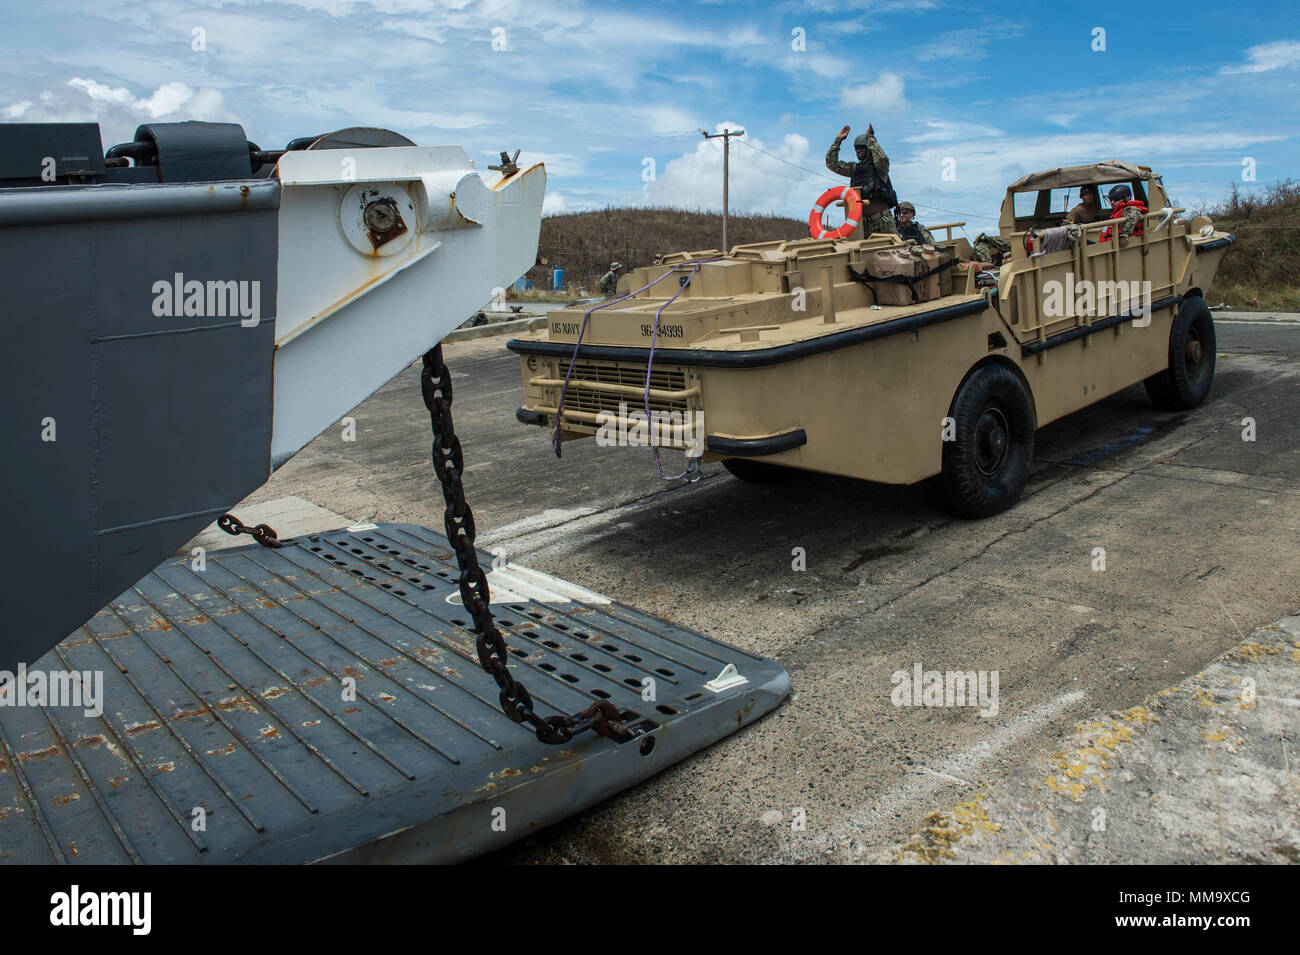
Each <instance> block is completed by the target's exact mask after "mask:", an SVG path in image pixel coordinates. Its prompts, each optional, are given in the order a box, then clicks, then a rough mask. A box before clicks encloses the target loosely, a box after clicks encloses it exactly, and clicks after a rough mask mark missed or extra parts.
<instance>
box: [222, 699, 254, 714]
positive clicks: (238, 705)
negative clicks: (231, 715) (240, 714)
mask: <svg viewBox="0 0 1300 955" xmlns="http://www.w3.org/2000/svg"><path fill="white" fill-rule="evenodd" d="M217 709H219V710H238V709H245V710H248V712H250V713H256V712H257V708H256V707H255V706H253V704H252V703H250V702H249V701H248V699H247V698H246V697H243V696H228V697H226V698H225V699H224V700H218V701H217Z"/></svg>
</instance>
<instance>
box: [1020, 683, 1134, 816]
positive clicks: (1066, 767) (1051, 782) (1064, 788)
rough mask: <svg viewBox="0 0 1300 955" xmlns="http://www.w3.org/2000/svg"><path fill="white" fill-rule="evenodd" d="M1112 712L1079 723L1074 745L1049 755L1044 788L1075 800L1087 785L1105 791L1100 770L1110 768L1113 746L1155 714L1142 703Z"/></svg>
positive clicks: (1076, 800) (1132, 736)
mask: <svg viewBox="0 0 1300 955" xmlns="http://www.w3.org/2000/svg"><path fill="white" fill-rule="evenodd" d="M1113 716H1114V718H1113V719H1111V720H1109V721H1106V720H1102V721H1098V722H1093V723H1088V724H1082V725H1081V728H1082V729H1083V730H1084V731H1083V732H1079V733H1077V734H1076V743H1077V746H1076V747H1075V749H1074V750H1073V751H1067V752H1062V753H1055V754H1053V755H1052V756H1051V757H1050V760H1051V764H1052V766H1054V767H1055V768H1056V770H1057V771H1056V772H1055V773H1053V774H1052V775H1050V776H1048V777H1047V778H1046V779H1045V780H1044V781H1043V784H1044V785H1045V786H1046V787H1047V788H1048V789H1050V790H1052V792H1055V793H1060V794H1062V795H1065V796H1069V797H1070V798H1071V799H1073V800H1074V801H1075V802H1082V801H1083V794H1084V792H1085V790H1087V788H1088V787H1089V786H1092V785H1095V786H1096V787H1097V788H1098V789H1100V790H1101V791H1102V792H1105V791H1106V786H1105V785H1104V784H1103V782H1102V780H1103V779H1105V773H1103V772H1102V770H1104V769H1109V768H1110V762H1111V758H1112V757H1113V756H1114V754H1115V750H1116V749H1118V748H1119V746H1120V745H1121V744H1122V743H1127V742H1129V741H1130V740H1132V739H1134V738H1135V737H1136V736H1137V734H1138V733H1139V732H1140V729H1139V727H1142V726H1144V725H1146V724H1147V723H1151V722H1153V721H1154V720H1155V714H1153V713H1152V712H1151V711H1150V710H1149V709H1147V708H1146V707H1145V706H1135V707H1133V708H1132V709H1128V710H1122V711H1120V712H1118V713H1115V714H1113Z"/></svg>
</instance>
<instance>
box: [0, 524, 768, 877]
mask: <svg viewBox="0 0 1300 955" xmlns="http://www.w3.org/2000/svg"><path fill="white" fill-rule="evenodd" d="M480 560H481V561H482V562H483V564H484V566H488V565H489V563H490V561H491V557H490V555H480ZM456 577H457V567H456V563H455V556H454V554H453V552H452V550H451V548H450V547H449V546H448V545H447V541H446V539H445V538H444V537H442V536H441V535H438V534H435V533H433V532H432V531H429V530H428V529H425V528H422V527H417V526H414V525H410V524H381V525H360V526H358V527H355V528H351V529H347V530H339V531H332V532H329V533H324V534H316V535H310V536H307V537H302V538H299V539H297V540H296V541H294V542H292V543H291V544H290V545H289V546H288V547H284V548H281V549H271V548H263V547H260V546H258V545H249V546H245V547H238V548H234V549H231V550H227V551H219V552H215V553H213V554H210V555H209V556H208V557H207V565H206V569H204V570H201V571H200V570H196V569H194V567H193V566H192V563H191V558H189V557H185V558H178V559H173V560H169V561H167V562H164V563H163V564H161V565H159V566H158V567H157V568H156V569H155V570H154V571H153V572H151V573H150V574H148V575H147V576H146V577H144V578H143V579H142V580H140V581H139V582H138V583H137V584H136V585H135V586H134V587H132V588H131V589H129V590H127V591H126V592H125V593H123V594H122V595H121V596H120V597H119V598H117V599H116V600H114V601H112V602H111V603H110V604H109V605H108V606H107V607H105V608H104V609H103V610H101V611H100V612H99V613H98V614H97V615H96V616H95V617H94V618H92V619H91V620H90V621H89V622H88V623H87V624H86V625H85V626H84V627H82V628H80V629H79V630H77V631H76V633H74V634H73V635H72V636H71V637H69V638H68V639H67V640H65V641H64V642H63V643H61V644H60V645H59V646H58V647H56V648H55V649H54V650H52V651H51V652H50V653H48V654H47V655H46V656H45V657H43V658H42V659H41V660H40V661H38V662H37V663H36V664H33V665H32V666H33V668H39V669H42V670H44V671H63V670H76V671H94V672H99V673H102V674H103V693H102V699H101V702H102V708H103V713H102V715H99V716H93V715H92V716H86V715H85V714H84V711H83V708H80V707H78V708H71V707H39V706H12V705H11V706H0V861H3V862H7V863H11V864H12V863H51V862H67V863H131V862H134V863H229V862H249V863H300V862H321V861H331V862H454V861H460V860H464V859H467V858H470V857H472V856H475V855H478V854H481V853H484V852H487V851H490V850H492V849H495V848H498V847H500V846H503V845H506V844H508V843H510V842H513V841H515V840H517V839H519V838H522V837H525V836H527V835H529V834H531V833H533V832H535V831H537V830H538V829H539V828H541V827H542V826H545V825H547V824H549V823H552V822H556V821H558V820H560V819H562V818H564V817H566V816H569V815H572V814H573V813H575V812H578V811H581V810H582V809H584V808H586V807H588V806H591V805H593V804H595V803H596V802H599V801H600V800H602V799H604V798H606V797H608V796H611V795H613V794H615V793H617V792H619V791H620V790H623V789H626V788H628V787H629V786H632V785H634V784H636V783H637V782H640V781H641V780H643V779H645V778H647V777H649V776H651V775H653V774H654V773H656V772H659V771H660V770H662V769H664V768H666V767H667V766H670V765H672V764H673V763H675V762H677V761H678V760H681V759H682V758H684V757H686V756H688V755H690V754H691V753H693V752H695V751H697V750H699V749H702V748H703V747H705V746H708V745H710V744H711V743H713V742H716V741H717V740H719V739H721V738H723V737H725V736H727V735H729V734H730V733H732V732H734V731H736V730H737V729H739V728H741V727H742V726H745V725H747V724H748V723H750V722H752V721H754V720H757V719H758V718H760V717H761V716H763V715H764V714H766V713H767V712H769V711H771V710H772V709H774V708H775V707H776V706H777V705H779V703H780V702H781V701H782V700H783V699H784V698H785V696H786V695H787V693H788V692H789V677H788V676H787V675H786V673H785V671H784V670H783V669H782V668H781V667H780V666H779V665H777V664H776V663H774V662H773V661H770V660H765V659H762V658H760V657H755V656H752V655H750V654H747V653H745V652H743V651H740V650H737V649H735V648H732V647H729V646H726V645H724V644H721V643H718V642H716V641H714V640H710V639H709V638H707V637H704V636H701V635H700V634H697V633H693V632H691V631H688V630H684V629H682V628H680V627H675V626H673V625H671V624H669V623H667V622H665V621H663V620H661V619H658V618H655V617H651V616H648V615H645V614H642V613H639V612H637V611H635V610H632V609H631V608H628V607H625V606H622V605H620V604H617V603H613V602H610V601H608V600H607V599H606V598H604V597H601V596H600V595H599V594H595V593H592V592H590V591H585V590H583V589H581V588H578V587H574V586H573V585H569V584H565V583H564V582H562V581H556V580H554V579H553V578H548V577H546V576H545V575H541V574H537V573H535V572H530V571H525V570H522V569H513V568H506V569H505V570H503V571H501V572H499V573H496V572H494V573H493V574H492V575H491V578H490V579H491V580H492V585H493V587H492V589H493V594H494V597H493V605H492V609H493V613H494V614H495V616H496V618H497V622H498V624H499V626H500V628H501V630H502V633H503V634H505V636H506V640H507V642H508V644H509V647H510V656H511V662H510V665H511V669H512V670H513V671H514V675H515V677H516V679H519V680H521V681H522V682H523V683H524V684H525V685H526V686H527V687H528V688H529V690H530V691H531V692H532V694H533V697H534V699H535V701H536V702H537V706H538V711H539V712H541V713H548V712H555V713H571V712H574V711H575V710H577V709H580V708H581V707H583V706H585V705H587V704H588V703H589V702H590V700H591V699H592V698H593V697H596V698H601V699H608V700H610V701H612V702H613V703H614V704H615V705H616V706H617V707H618V708H619V710H620V712H621V713H622V716H623V718H624V720H625V721H626V722H627V723H628V724H629V725H631V726H633V727H636V728H637V729H639V730H641V731H642V732H641V735H640V736H639V737H637V738H636V739H633V740H631V741H629V742H626V743H616V742H614V741H613V740H610V739H605V738H601V737H597V736H594V735H593V734H590V733H588V734H583V735H582V736H579V737H576V738H575V739H574V741H573V742H572V743H570V744H568V745H566V746H562V747H561V746H549V747H548V746H543V745H541V744H539V743H538V742H537V740H536V738H535V737H534V735H533V733H532V732H531V731H530V730H528V729H527V728H526V727H525V726H521V725H519V724H515V723H512V722H511V721H510V720H509V719H508V718H507V717H506V716H504V715H503V714H502V712H501V709H500V706H499V704H498V701H497V699H496V686H495V684H494V683H493V681H492V680H491V678H489V677H488V676H487V675H486V674H485V673H484V672H483V671H482V670H481V669H480V666H479V663H478V660H477V657H476V653H475V646H474V634H473V632H472V630H471V629H470V628H471V626H472V624H471V622H470V618H469V616H468V615H467V614H466V613H465V611H464V609H463V608H462V607H461V606H460V604H459V599H460V598H459V589H458V586H457V583H456ZM728 665H734V667H735V668H736V671H737V672H738V673H739V674H740V676H741V677H743V679H744V682H742V683H739V684H736V682H735V681H734V680H732V681H730V683H729V684H728V682H727V681H723V683H722V685H721V686H720V688H718V689H710V688H709V687H707V686H706V684H707V683H709V682H710V681H714V680H715V678H717V677H718V676H719V674H720V673H721V672H722V671H723V670H724V669H725V668H726V667H727V666H728ZM349 680H350V681H352V685H354V686H355V693H354V694H353V693H351V692H347V691H346V689H345V688H346V687H348V685H349V684H348V683H347V682H346V681H349ZM647 680H651V681H653V686H654V688H655V693H654V696H655V699H654V700H646V699H643V687H644V686H646V683H645V681H647ZM717 685H718V684H715V686H717ZM199 820H201V825H200V822H199Z"/></svg>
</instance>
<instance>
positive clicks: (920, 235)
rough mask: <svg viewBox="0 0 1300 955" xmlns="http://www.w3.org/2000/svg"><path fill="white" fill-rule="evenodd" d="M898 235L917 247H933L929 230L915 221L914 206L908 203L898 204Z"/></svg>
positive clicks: (932, 237) (932, 238) (932, 239)
mask: <svg viewBox="0 0 1300 955" xmlns="http://www.w3.org/2000/svg"><path fill="white" fill-rule="evenodd" d="M898 234H899V235H900V236H902V237H903V238H904V239H911V240H912V241H913V242H916V243H918V244H919V245H934V236H932V235H931V234H930V230H929V229H927V228H926V227H925V226H923V225H921V223H919V222H917V221H916V206H914V205H912V204H911V203H910V202H900V203H899V204H898Z"/></svg>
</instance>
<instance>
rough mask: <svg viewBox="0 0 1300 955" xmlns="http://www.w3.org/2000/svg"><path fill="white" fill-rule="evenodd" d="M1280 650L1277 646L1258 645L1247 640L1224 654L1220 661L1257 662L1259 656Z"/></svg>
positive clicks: (1254, 641)
mask: <svg viewBox="0 0 1300 955" xmlns="http://www.w3.org/2000/svg"><path fill="white" fill-rule="evenodd" d="M1281 649H1282V648H1281V647H1279V646H1278V645H1277V644H1268V643H1260V642H1258V641H1256V640H1247V641H1246V642H1245V643H1242V644H1240V645H1238V646H1236V647H1233V648H1232V649H1231V650H1229V651H1228V652H1227V653H1225V654H1224V655H1223V656H1222V658H1221V659H1224V660H1258V659H1259V658H1260V657H1261V656H1265V655H1271V654H1274V653H1277V652H1278V651H1279V650H1281Z"/></svg>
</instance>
